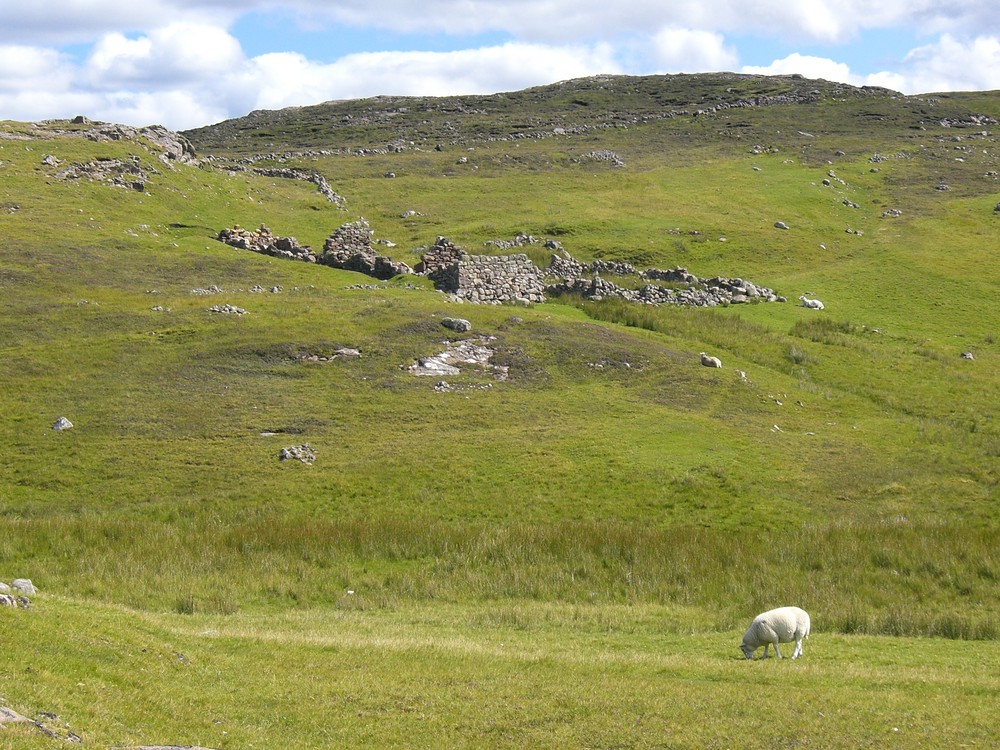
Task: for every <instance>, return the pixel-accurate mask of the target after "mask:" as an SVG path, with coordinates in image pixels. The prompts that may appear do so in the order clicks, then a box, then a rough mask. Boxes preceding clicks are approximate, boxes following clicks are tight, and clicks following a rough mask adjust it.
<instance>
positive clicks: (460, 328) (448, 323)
mask: <svg viewBox="0 0 1000 750" xmlns="http://www.w3.org/2000/svg"><path fill="white" fill-rule="evenodd" d="M441 325H443V326H444V327H445V328H449V329H451V330H452V331H455V332H457V333H468V332H469V331H471V330H472V323H470V322H469V321H467V320H466V319H465V318H445V319H443V320H442V321H441Z"/></svg>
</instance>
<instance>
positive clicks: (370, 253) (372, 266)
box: [318, 219, 413, 281]
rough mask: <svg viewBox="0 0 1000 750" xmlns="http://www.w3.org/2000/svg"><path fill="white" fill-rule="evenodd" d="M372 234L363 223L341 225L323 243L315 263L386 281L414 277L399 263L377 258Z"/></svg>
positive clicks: (410, 270) (379, 256) (366, 223)
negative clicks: (408, 275)
mask: <svg viewBox="0 0 1000 750" xmlns="http://www.w3.org/2000/svg"><path fill="white" fill-rule="evenodd" d="M372 234H374V232H373V231H372V229H371V227H370V226H369V225H368V222H367V221H365V220H364V219H359V220H358V221H355V222H351V223H349V224H343V225H341V226H340V227H339V228H338V229H337V230H336V231H335V232H334V233H333V234H331V235H330V236H329V237H328V238H327V240H326V242H325V243H323V254H322V255H321V256H320V257H319V260H318V262H319V263H320V264H321V265H324V266H330V267H331V268H341V269H343V270H345V271H357V272H358V273H363V274H366V275H368V276H372V277H374V278H376V279H380V280H382V281H386V280H388V279H391V278H393V277H395V276H400V275H404V274H411V273H413V269H412V268H410V267H409V266H408V265H406V264H405V263H403V262H402V261H394V260H392V258H389V257H387V256H385V255H379V254H377V253H376V252H375V251H374V250H373V249H372Z"/></svg>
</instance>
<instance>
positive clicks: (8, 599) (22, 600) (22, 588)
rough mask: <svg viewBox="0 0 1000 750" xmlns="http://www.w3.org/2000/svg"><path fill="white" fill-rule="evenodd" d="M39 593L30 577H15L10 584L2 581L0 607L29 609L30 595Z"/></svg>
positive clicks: (0, 582)
mask: <svg viewBox="0 0 1000 750" xmlns="http://www.w3.org/2000/svg"><path fill="white" fill-rule="evenodd" d="M37 593H38V589H36V588H35V586H34V584H33V583H32V582H31V579H30V578H15V579H14V580H13V581H11V583H10V585H9V586H8V585H7V584H6V583H4V582H3V581H0V607H14V608H15V609H17V608H20V609H28V608H29V607H31V600H30V599H28V597H29V596H34V595H35V594H37Z"/></svg>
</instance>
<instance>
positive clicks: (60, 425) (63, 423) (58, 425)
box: [52, 417, 73, 432]
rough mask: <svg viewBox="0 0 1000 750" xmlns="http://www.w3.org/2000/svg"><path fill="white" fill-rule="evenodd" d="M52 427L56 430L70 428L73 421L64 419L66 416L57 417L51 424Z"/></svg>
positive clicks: (60, 430)
mask: <svg viewBox="0 0 1000 750" xmlns="http://www.w3.org/2000/svg"><path fill="white" fill-rule="evenodd" d="M52 429H53V430H55V431H56V432H62V431H63V430H71V429H73V423H72V422H70V421H69V420H68V419H66V417H59V419H57V420H56V421H55V424H53V425H52Z"/></svg>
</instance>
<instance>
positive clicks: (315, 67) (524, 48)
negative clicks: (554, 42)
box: [231, 43, 618, 109]
mask: <svg viewBox="0 0 1000 750" xmlns="http://www.w3.org/2000/svg"><path fill="white" fill-rule="evenodd" d="M617 70H618V65H617V63H616V62H615V61H614V58H613V56H612V54H611V51H610V49H608V48H606V47H603V46H597V47H584V46H574V47H544V46H541V45H533V44H515V43H510V44H504V45H499V46H495V47H483V48H480V49H471V50H460V51H456V52H365V53H358V54H353V55H347V56H345V57H343V58H341V59H340V60H337V61H336V62H334V63H330V64H325V65H324V64H317V63H313V62H310V61H309V60H307V59H306V58H304V57H303V56H302V55H298V54H292V53H278V54H268V55H261V56H260V57H256V58H254V59H253V60H251V61H250V64H249V65H248V66H247V68H246V69H244V70H243V71H241V72H240V73H239V74H238V76H236V79H237V80H235V81H233V83H232V87H231V88H233V89H234V90H239V91H243V92H256V100H255V102H254V106H253V108H265V109H272V108H280V107H286V106H293V105H298V104H303V103H313V102H320V101H324V100H331V99H354V98H362V97H367V96H372V95H374V94H391V95H399V96H407V95H425V96H444V95H449V94H481V93H494V92H497V91H512V90H517V89H522V88H526V87H528V86H533V85H538V84H543V83H551V82H553V81H556V80H563V79H567V78H576V77H580V76H585V75H592V74H595V73H608V72H612V73H613V72H616V71H617Z"/></svg>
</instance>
